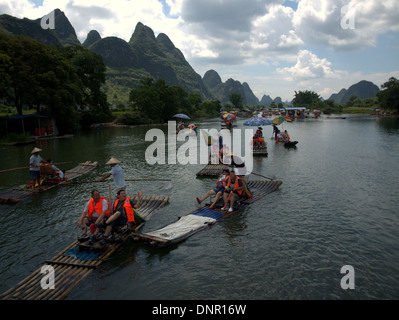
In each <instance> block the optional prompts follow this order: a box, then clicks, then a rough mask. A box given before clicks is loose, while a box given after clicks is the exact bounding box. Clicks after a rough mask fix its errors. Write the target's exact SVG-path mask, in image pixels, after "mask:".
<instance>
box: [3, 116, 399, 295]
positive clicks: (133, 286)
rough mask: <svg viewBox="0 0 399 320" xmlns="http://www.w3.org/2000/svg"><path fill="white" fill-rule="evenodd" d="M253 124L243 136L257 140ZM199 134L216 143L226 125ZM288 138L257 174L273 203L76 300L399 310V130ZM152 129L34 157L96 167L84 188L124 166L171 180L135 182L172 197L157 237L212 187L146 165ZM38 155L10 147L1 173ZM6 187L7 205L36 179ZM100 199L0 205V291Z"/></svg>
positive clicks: (140, 261)
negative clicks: (374, 302) (384, 302)
mask: <svg viewBox="0 0 399 320" xmlns="http://www.w3.org/2000/svg"><path fill="white" fill-rule="evenodd" d="M342 117H345V119H343V118H342ZM243 122H244V119H241V120H239V121H238V128H243V129H244V128H246V129H247V128H248V127H244V126H243ZM199 126H200V127H201V128H207V129H210V128H215V129H218V130H220V122H219V120H218V119H211V120H206V121H203V122H201V123H199ZM283 126H284V129H286V130H288V132H289V134H290V135H291V139H292V140H297V141H299V143H298V145H297V148H296V149H286V148H284V147H283V146H281V145H275V143H274V141H273V140H271V139H270V137H271V132H272V128H271V127H270V126H265V127H263V128H264V135H265V137H266V141H267V144H268V152H269V155H268V157H257V158H255V159H254V163H253V172H255V173H258V174H262V175H264V176H267V177H272V178H274V179H278V180H282V181H283V184H282V185H281V186H280V188H279V189H278V190H277V191H276V192H273V193H271V194H269V195H267V196H266V197H264V198H262V199H260V200H259V201H256V202H254V203H253V204H251V205H249V206H247V207H246V208H245V209H244V210H243V211H241V212H238V213H236V214H234V215H232V216H230V217H228V218H226V219H224V220H222V221H221V222H219V223H217V224H215V225H213V226H212V227H211V228H209V229H207V230H204V231H202V232H200V233H197V234H196V235H194V236H192V237H191V238H189V239H187V240H186V241H184V242H182V243H180V244H178V245H175V246H172V247H169V248H164V249H159V248H151V247H147V246H145V245H144V244H141V243H133V242H130V241H129V242H127V243H125V244H124V245H123V246H122V247H121V248H120V249H119V250H118V251H117V252H116V253H115V254H114V255H113V256H111V257H110V258H109V259H108V260H107V261H106V262H105V263H104V264H102V265H101V267H100V268H98V269H97V270H96V271H94V272H93V273H91V275H89V276H88V277H87V278H86V279H85V280H84V281H83V282H82V283H80V284H79V285H78V286H77V287H76V288H75V289H74V291H73V292H72V293H71V294H70V295H69V296H68V297H67V299H74V300H75V299H137V300H138V299H145V300H147V299H148V300H152V299H154V300H158V299H160V300H165V299H177V300H180V299H190V300H191V299H217V300H219V299H220V300H224V299H233V300H246V299H250V300H268V299H398V298H399V251H398V247H399V210H398V207H399V200H398V190H399V170H398V155H399V123H398V120H397V118H375V117H371V116H358V115H356V116H355V115H342V116H341V115H340V116H332V117H327V116H323V117H321V118H320V119H306V120H304V121H294V122H292V123H284V124H283ZM151 128H152V127H126V128H109V129H101V130H93V131H91V132H87V133H83V134H80V135H77V136H75V137H73V138H67V139H58V140H48V141H41V142H40V143H37V146H38V147H40V148H42V149H43V152H42V156H43V157H44V158H52V159H53V161H55V162H63V161H71V162H73V163H71V164H67V165H64V166H62V168H63V169H70V168H72V167H73V166H75V165H76V164H77V163H79V162H84V161H87V160H91V161H99V163H100V165H99V167H98V168H97V169H95V170H94V171H93V172H91V173H89V174H87V175H84V176H82V177H81V178H79V179H78V181H88V180H93V179H95V178H98V177H101V176H103V175H105V174H106V173H107V172H108V170H109V166H107V165H106V164H105V163H106V161H107V160H108V159H109V157H111V156H114V157H116V158H118V159H119V160H120V161H121V165H122V167H123V169H124V172H125V177H126V178H165V179H171V181H170V182H168V181H162V182H128V193H129V194H133V193H136V192H138V191H140V190H143V191H144V193H145V194H146V195H167V196H170V202H169V204H168V205H167V206H166V207H164V208H163V209H161V210H160V211H159V212H158V213H157V214H155V215H154V216H153V217H152V218H151V220H149V221H148V222H147V223H146V225H145V226H144V228H143V229H142V231H152V230H155V229H157V228H159V227H162V226H164V225H166V224H169V223H172V222H174V221H176V219H177V218H178V217H180V216H182V215H184V214H186V213H188V212H191V211H193V210H194V209H195V208H196V207H197V205H196V201H195V197H197V196H202V195H203V194H204V193H205V192H207V191H208V190H210V189H212V188H213V187H214V183H215V179H214V178H197V177H196V173H197V172H198V171H200V170H201V169H202V168H203V167H204V165H203V164H195V165H194V164H193V165H182V164H180V163H177V164H164V165H150V164H148V163H147V162H146V160H145V151H146V149H147V148H148V146H149V145H151V143H152V142H149V141H145V139H144V137H145V134H146V132H147V131H148V130H149V129H151ZM160 128H161V129H162V130H163V131H165V132H166V130H167V127H160ZM178 146H179V143H178ZM32 149H33V146H32V145H30V146H23V147H4V146H2V147H0V150H1V158H0V169H7V168H13V167H22V166H26V165H27V162H28V158H29V155H30V151H31V150H32ZM0 174H1V176H0V192H1V191H5V190H8V189H11V188H12V187H15V186H18V185H22V184H24V183H26V180H27V179H28V177H29V173H28V171H27V170H17V171H12V172H9V173H0ZM250 178H251V179H253V180H255V179H262V178H260V177H259V176H254V175H251V177H250ZM93 188H98V189H99V190H100V192H102V193H103V194H105V195H108V183H102V184H98V183H97V184H76V185H68V186H59V187H57V188H53V189H52V190H49V191H48V192H45V193H42V194H38V195H35V196H34V197H32V198H31V199H28V200H25V201H23V202H20V203H18V204H15V205H1V206H0V214H1V217H2V223H1V224H0V233H1V237H0V292H4V291H6V290H8V289H9V288H11V287H13V286H15V285H16V284H17V283H18V282H20V281H21V280H23V279H24V278H25V277H27V276H28V275H30V274H31V273H32V272H34V271H35V270H36V269H37V268H39V267H41V266H42V265H43V264H44V262H45V260H47V259H50V258H52V257H53V256H54V255H56V254H57V253H58V252H59V251H61V250H62V249H64V248H65V247H66V246H67V245H69V244H70V243H71V242H73V241H74V240H75V239H76V236H77V235H78V234H79V230H78V228H77V221H78V219H79V216H80V214H81V212H82V210H83V206H84V204H85V202H86V201H87V200H88V199H89V197H90V191H91V190H92V189H93ZM345 265H350V266H352V267H353V270H354V274H352V275H353V277H352V278H351V279H352V280H353V283H354V285H355V288H354V289H346V290H344V289H343V288H342V287H341V279H342V278H343V277H345V276H346V274H345V273H341V268H342V267H343V266H345Z"/></svg>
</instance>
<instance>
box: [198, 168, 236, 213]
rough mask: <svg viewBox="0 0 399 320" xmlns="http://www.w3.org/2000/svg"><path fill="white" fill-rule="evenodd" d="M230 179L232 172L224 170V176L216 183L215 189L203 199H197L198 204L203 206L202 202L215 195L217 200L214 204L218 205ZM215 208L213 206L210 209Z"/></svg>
mask: <svg viewBox="0 0 399 320" xmlns="http://www.w3.org/2000/svg"><path fill="white" fill-rule="evenodd" d="M229 177H230V170H229V169H223V172H222V174H221V175H220V176H219V178H218V180H217V181H216V186H215V188H214V189H212V190H209V191H208V192H207V193H205V195H204V196H203V197H202V198H201V199H199V198H197V202H198V204H201V202H203V201H204V200H205V199H207V198H208V197H209V196H211V195H214V194H215V195H216V199H215V201H214V203H217V202H218V201H219V199H220V198H221V196H222V194H223V191H224V188H225V186H226V184H225V183H226V181H227V179H228V178H229ZM213 207H214V204H212V205H211V206H210V207H209V208H211V209H212V208H213Z"/></svg>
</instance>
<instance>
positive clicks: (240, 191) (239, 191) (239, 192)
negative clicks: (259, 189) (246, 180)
mask: <svg viewBox="0 0 399 320" xmlns="http://www.w3.org/2000/svg"><path fill="white" fill-rule="evenodd" d="M239 180H242V179H241V178H240V177H236V182H234V190H236V189H237V188H239V187H240V185H239V184H238V181H239ZM241 182H242V181H241ZM230 185H231V179H229V181H228V182H227V188H229V187H230ZM242 191H243V189H241V190H237V193H238V194H239V195H241V194H242Z"/></svg>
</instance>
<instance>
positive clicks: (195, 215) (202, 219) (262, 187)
mask: <svg viewBox="0 0 399 320" xmlns="http://www.w3.org/2000/svg"><path fill="white" fill-rule="evenodd" d="M281 184H282V181H280V180H272V181H258V180H255V181H250V182H248V188H249V189H250V191H251V194H252V197H251V198H249V199H247V200H244V201H241V202H240V203H239V204H238V206H237V207H236V208H235V210H234V211H233V212H228V211H222V210H221V209H220V208H214V209H209V208H208V207H202V208H199V209H197V210H195V211H193V212H190V213H188V214H186V215H184V216H183V217H180V218H179V219H178V220H177V221H176V222H174V223H172V224H169V225H166V226H164V227H162V228H160V229H158V230H154V231H151V232H147V233H132V234H131V237H132V239H133V240H134V241H142V242H144V243H145V244H147V245H150V246H155V247H167V246H170V245H173V244H176V243H179V242H182V241H184V240H185V239H187V238H189V237H191V236H192V235H194V234H196V233H197V232H200V231H202V230H205V229H207V228H209V227H210V226H211V225H213V224H215V223H216V222H218V221H220V220H221V219H223V218H225V217H227V216H230V215H232V214H234V213H235V212H237V211H239V210H241V209H242V208H243V207H244V206H245V205H248V204H250V203H252V202H254V201H257V200H259V199H261V198H262V197H264V196H266V195H268V194H269V193H271V192H274V191H276V190H277V189H278V188H279V187H280V185H281Z"/></svg>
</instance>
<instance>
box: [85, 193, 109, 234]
mask: <svg viewBox="0 0 399 320" xmlns="http://www.w3.org/2000/svg"><path fill="white" fill-rule="evenodd" d="M109 214H110V207H109V203H108V201H107V199H105V198H104V197H102V196H100V193H99V192H98V190H93V191H92V192H91V198H90V200H89V201H88V202H87V203H86V205H85V208H84V210H83V212H82V214H81V215H80V219H79V222H78V226H79V228H81V229H82V235H81V236H80V237H79V238H78V240H79V241H86V240H89V238H90V237H89V235H88V234H87V227H88V226H91V225H92V224H93V225H100V224H101V223H102V222H103V221H104V219H105V217H107V216H108V215H109ZM93 232H94V234H97V233H98V232H99V230H98V228H96V230H95V231H94V230H93Z"/></svg>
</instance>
